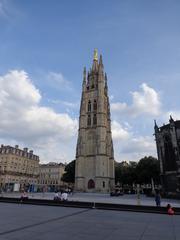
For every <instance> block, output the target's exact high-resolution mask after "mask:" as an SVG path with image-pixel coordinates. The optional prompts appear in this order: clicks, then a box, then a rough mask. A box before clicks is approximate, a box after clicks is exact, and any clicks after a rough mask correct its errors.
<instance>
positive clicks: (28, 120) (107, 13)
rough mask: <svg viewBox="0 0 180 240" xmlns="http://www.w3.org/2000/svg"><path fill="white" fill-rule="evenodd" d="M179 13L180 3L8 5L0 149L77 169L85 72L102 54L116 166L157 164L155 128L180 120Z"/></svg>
mask: <svg viewBox="0 0 180 240" xmlns="http://www.w3.org/2000/svg"><path fill="white" fill-rule="evenodd" d="M179 12H180V2H179V1H175V0H174V1H172V0H169V1H168V0H158V1H156V0H152V1H144V0H135V1H134V0H129V1H128V0H124V1H123V0H119V1H118V0H117V1H116V0H112V1H108V0H104V1H103V0H99V1H81V0H77V1H67V0H66V1H63V0H61V1H59V0H53V1H50V0H31V1H22V0H13V1H12V0H0V93H1V97H0V110H1V113H3V114H1V116H0V140H1V142H2V143H5V144H16V143H18V144H19V145H20V147H24V146H27V147H29V148H33V149H34V150H35V152H36V153H37V154H39V155H40V158H41V161H43V162H48V161H63V162H64V161H66V162H69V161H70V160H72V159H73V158H74V156H75V147H76V138H77V125H78V114H79V102H80V95H81V84H82V71H83V67H84V66H86V67H87V68H90V67H91V64H92V55H93V50H94V48H97V49H98V52H99V53H101V54H102V55H103V62H104V67H105V71H106V72H107V75H108V86H109V95H110V99H111V118H112V132H113V139H114V145H115V157H116V160H117V161H123V160H138V159H139V158H141V157H143V156H144V155H150V154H151V155H153V156H156V149H155V143H154V139H153V120H154V119H157V122H158V124H159V125H161V124H163V123H167V122H168V120H169V114H172V115H173V117H174V119H179V118H180V109H179V89H180V81H179V79H180V68H179V64H180V28H179V26H180V14H179ZM23 92H24V93H23ZM15 129H16V130H15Z"/></svg>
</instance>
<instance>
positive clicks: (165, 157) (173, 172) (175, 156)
mask: <svg viewBox="0 0 180 240" xmlns="http://www.w3.org/2000/svg"><path fill="white" fill-rule="evenodd" d="M154 131H155V140H156V146H157V154H158V159H159V161H160V173H161V183H162V186H163V189H164V190H165V191H166V192H180V121H179V120H178V121H174V119H173V118H172V117H171V116H170V120H169V124H166V125H163V126H161V127H158V126H157V124H156V122H155V126H154Z"/></svg>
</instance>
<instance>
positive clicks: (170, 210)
mask: <svg viewBox="0 0 180 240" xmlns="http://www.w3.org/2000/svg"><path fill="white" fill-rule="evenodd" d="M167 212H168V214H169V215H174V209H173V208H172V207H171V205H170V204H169V203H168V205H167Z"/></svg>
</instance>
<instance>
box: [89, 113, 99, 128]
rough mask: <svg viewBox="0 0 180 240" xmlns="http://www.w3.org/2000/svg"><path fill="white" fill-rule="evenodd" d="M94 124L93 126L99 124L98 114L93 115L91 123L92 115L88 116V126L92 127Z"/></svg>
mask: <svg viewBox="0 0 180 240" xmlns="http://www.w3.org/2000/svg"><path fill="white" fill-rule="evenodd" d="M92 123H93V125H96V124H97V115H96V114H94V115H93V121H91V115H90V114H88V117H87V125H88V126H91V125H92Z"/></svg>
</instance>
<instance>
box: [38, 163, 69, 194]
mask: <svg viewBox="0 0 180 240" xmlns="http://www.w3.org/2000/svg"><path fill="white" fill-rule="evenodd" d="M64 172H65V164H63V163H55V162H50V163H47V164H40V166H39V181H38V185H39V186H38V187H39V189H40V190H41V191H55V190H59V189H60V188H61V187H62V186H63V182H62V180H61V177H62V176H63V174H64Z"/></svg>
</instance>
